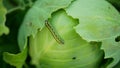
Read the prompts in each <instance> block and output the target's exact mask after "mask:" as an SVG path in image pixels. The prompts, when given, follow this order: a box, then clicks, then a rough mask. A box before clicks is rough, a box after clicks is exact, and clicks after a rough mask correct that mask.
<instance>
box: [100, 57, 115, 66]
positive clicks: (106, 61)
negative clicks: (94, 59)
mask: <svg viewBox="0 0 120 68" xmlns="http://www.w3.org/2000/svg"><path fill="white" fill-rule="evenodd" d="M112 61H113V58H107V59H104V60H103V61H102V63H101V65H100V66H101V68H106V67H107V66H108V65H109V64H110V63H111V62H112Z"/></svg>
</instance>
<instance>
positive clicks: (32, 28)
mask: <svg viewBox="0 0 120 68" xmlns="http://www.w3.org/2000/svg"><path fill="white" fill-rule="evenodd" d="M71 1H72V0H37V1H36V2H35V4H34V5H33V6H32V8H31V9H30V10H29V11H28V12H27V14H26V16H25V19H24V21H23V24H22V25H21V28H20V31H19V36H18V42H19V47H20V49H21V50H22V49H24V48H25V47H26V45H27V37H28V36H30V35H32V36H35V35H36V33H37V31H38V30H41V29H42V28H43V27H44V23H45V20H46V19H48V18H50V17H51V13H53V12H54V11H56V10H58V9H61V8H65V7H67V6H68V5H69V4H70V3H71Z"/></svg>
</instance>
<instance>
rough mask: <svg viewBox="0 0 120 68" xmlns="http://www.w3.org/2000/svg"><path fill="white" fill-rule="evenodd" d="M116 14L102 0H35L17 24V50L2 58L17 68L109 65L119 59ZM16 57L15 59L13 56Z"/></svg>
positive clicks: (97, 67) (119, 22)
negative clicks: (30, 66)
mask: <svg viewBox="0 0 120 68" xmlns="http://www.w3.org/2000/svg"><path fill="white" fill-rule="evenodd" d="M119 41H120V14H119V12H118V11H117V9H116V8H115V7H114V6H113V5H111V4H110V3H109V2H108V1H106V0H37V1H35V3H34V4H33V5H32V7H31V8H30V9H29V10H28V11H27V13H26V15H25V18H24V20H23V23H22V25H21V26H20V28H19V33H18V44H19V48H20V51H21V52H20V53H18V54H11V53H8V52H5V53H4V54H3V55H4V60H5V61H6V62H7V63H9V64H10V65H13V66H16V67H17V68H21V67H22V66H23V65H24V63H25V60H26V58H27V55H28V54H27V52H28V53H29V55H30V58H31V59H30V64H31V65H34V66H35V67H36V68H88V67H89V68H112V67H114V66H115V65H116V64H117V63H118V62H119V61H120V53H119V52H120V42H119ZM14 59H16V60H14Z"/></svg>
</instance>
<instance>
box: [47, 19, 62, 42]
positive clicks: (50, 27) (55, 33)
mask: <svg viewBox="0 0 120 68" xmlns="http://www.w3.org/2000/svg"><path fill="white" fill-rule="evenodd" d="M45 25H46V27H47V28H48V29H49V31H50V32H51V34H52V36H53V37H54V39H55V40H56V41H57V42H58V43H59V44H64V41H63V39H62V38H61V37H60V35H59V34H58V32H57V31H56V30H55V28H54V27H53V26H52V25H51V24H50V23H49V22H48V20H45Z"/></svg>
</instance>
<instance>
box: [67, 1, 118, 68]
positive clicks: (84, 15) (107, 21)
mask: <svg viewBox="0 0 120 68" xmlns="http://www.w3.org/2000/svg"><path fill="white" fill-rule="evenodd" d="M101 5H102V6H101ZM66 11H67V13H68V15H70V16H72V17H74V18H77V19H79V24H78V25H77V26H76V27H75V30H76V32H77V33H78V34H79V35H80V36H81V37H82V38H83V39H84V40H87V41H89V42H91V41H96V42H98V41H99V42H102V46H101V49H103V50H104V52H105V59H107V58H113V61H112V62H111V63H110V65H109V66H108V68H111V67H113V66H114V65H115V64H116V63H118V62H119V61H120V43H118V42H115V38H116V37H117V36H119V35H120V14H119V12H118V11H117V10H116V9H115V8H114V7H113V6H112V5H111V4H109V3H108V2H107V1H105V0H77V1H75V2H74V3H72V5H70V6H69V7H68V8H67V9H66Z"/></svg>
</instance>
